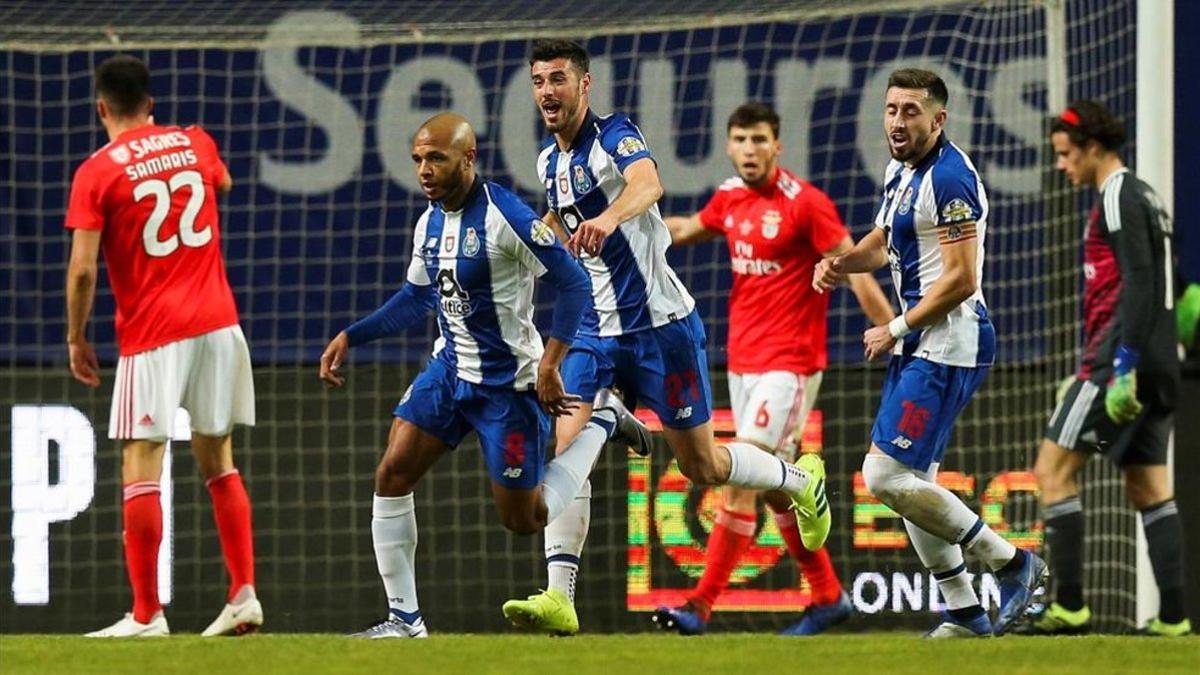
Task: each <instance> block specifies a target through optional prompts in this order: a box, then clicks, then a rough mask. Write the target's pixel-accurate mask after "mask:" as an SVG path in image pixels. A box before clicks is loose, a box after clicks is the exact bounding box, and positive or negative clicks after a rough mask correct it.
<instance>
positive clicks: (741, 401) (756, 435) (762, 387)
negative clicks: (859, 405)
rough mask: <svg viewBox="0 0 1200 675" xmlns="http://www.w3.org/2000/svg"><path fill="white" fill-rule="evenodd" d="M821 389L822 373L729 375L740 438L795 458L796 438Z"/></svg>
mask: <svg viewBox="0 0 1200 675" xmlns="http://www.w3.org/2000/svg"><path fill="white" fill-rule="evenodd" d="M820 388H821V373H820V372H816V373H813V374H812V375H808V376H804V375H800V374H799V373H793V372H790V371H786V370H772V371H770V372H766V373H753V374H741V373H734V372H730V373H729V398H730V400H731V401H732V403H733V423H734V426H736V427H737V435H738V438H740V439H742V440H745V441H751V442H753V443H757V444H758V445H761V446H763V447H764V448H769V449H771V450H774V451H775V455H776V456H777V457H779V458H780V459H782V460H784V461H792V460H794V459H795V458H796V449H797V446H798V441H797V438H798V436H799V434H800V433H802V432H803V431H804V423H805V422H806V421H807V420H808V413H809V412H810V411H811V410H812V408H813V403H815V402H816V400H817V390H818V389H820Z"/></svg>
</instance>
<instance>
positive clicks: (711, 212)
mask: <svg viewBox="0 0 1200 675" xmlns="http://www.w3.org/2000/svg"><path fill="white" fill-rule="evenodd" d="M728 194H729V192H728V191H727V190H717V191H716V192H715V193H713V196H712V197H711V198H710V199H709V200H708V203H707V204H705V205H704V208H702V209H700V224H701V225H703V226H704V227H705V228H706V229H709V230H715V231H717V232H720V233H722V234H724V233H725V205H726V203H727V201H728V199H727V198H726V197H727V196H728Z"/></svg>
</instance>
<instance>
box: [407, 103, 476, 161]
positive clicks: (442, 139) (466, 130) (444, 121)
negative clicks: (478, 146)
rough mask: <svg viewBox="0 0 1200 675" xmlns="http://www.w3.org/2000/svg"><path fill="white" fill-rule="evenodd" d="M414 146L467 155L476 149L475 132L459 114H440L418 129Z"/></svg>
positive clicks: (426, 121)
mask: <svg viewBox="0 0 1200 675" xmlns="http://www.w3.org/2000/svg"><path fill="white" fill-rule="evenodd" d="M413 144H414V145H433V146H437V147H441V148H452V149H454V150H457V151H459V152H461V153H464V154H465V153H467V152H469V151H471V150H474V149H475V130H474V129H472V128H471V123H470V122H468V121H467V118H465V117H463V116H462V115H459V114H458V113H452V112H444V113H438V114H436V115H434V116H433V117H430V118H429V119H427V120H425V123H424V124H422V125H421V128H419V129H417V135H416V136H415V137H414V138H413Z"/></svg>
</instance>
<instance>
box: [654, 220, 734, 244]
mask: <svg viewBox="0 0 1200 675" xmlns="http://www.w3.org/2000/svg"><path fill="white" fill-rule="evenodd" d="M664 220H665V221H666V223H667V229H668V230H670V232H671V243H672V244H676V245H680V244H694V243H696V242H701V241H709V240H711V239H716V238H717V237H719V236H721V235H720V234H717V233H716V232H713V231H712V230H710V229H708V228H707V227H705V226H704V223H703V222H701V220H700V214H699V213H693V214H692V215H690V216H671V217H669V218H665V219H664Z"/></svg>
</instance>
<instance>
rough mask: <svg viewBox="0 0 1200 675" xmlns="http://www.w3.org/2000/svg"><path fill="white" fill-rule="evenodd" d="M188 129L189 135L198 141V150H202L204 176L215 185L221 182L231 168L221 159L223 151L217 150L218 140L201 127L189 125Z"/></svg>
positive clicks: (201, 160)
mask: <svg viewBox="0 0 1200 675" xmlns="http://www.w3.org/2000/svg"><path fill="white" fill-rule="evenodd" d="M187 131H188V135H189V136H191V137H192V139H193V140H194V142H195V143H196V148H197V150H199V151H200V152H201V156H200V162H201V165H202V166H203V167H204V177H205V178H207V179H208V180H209V181H210V182H211V183H212V184H213V185H218V184H220V182H221V179H222V178H224V177H225V173H226V172H227V171H228V170H229V169H227V168H226V167H225V162H223V161H221V153H220V151H219V150H217V142H216V141H215V140H214V139H213V137H212V136H209V135H208V132H207V131H205V130H204V129H202V128H201V127H198V126H191V127H188V129H187Z"/></svg>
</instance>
